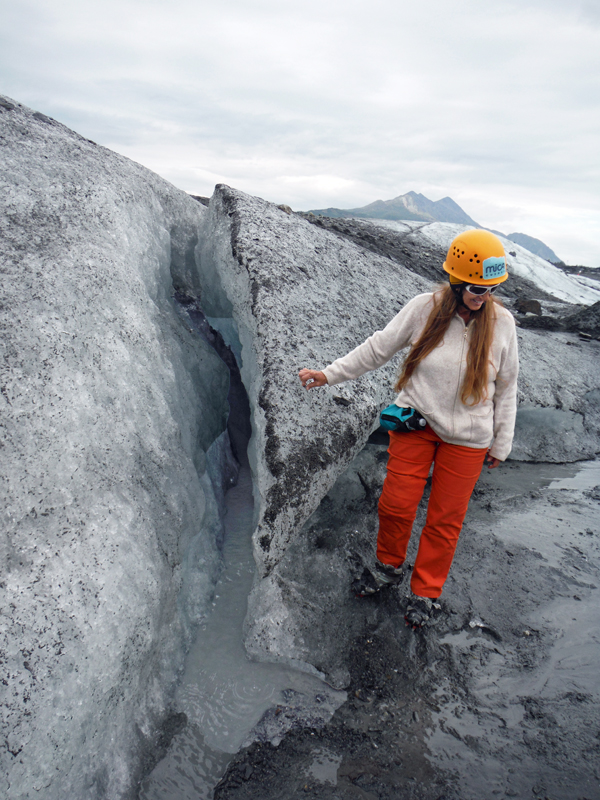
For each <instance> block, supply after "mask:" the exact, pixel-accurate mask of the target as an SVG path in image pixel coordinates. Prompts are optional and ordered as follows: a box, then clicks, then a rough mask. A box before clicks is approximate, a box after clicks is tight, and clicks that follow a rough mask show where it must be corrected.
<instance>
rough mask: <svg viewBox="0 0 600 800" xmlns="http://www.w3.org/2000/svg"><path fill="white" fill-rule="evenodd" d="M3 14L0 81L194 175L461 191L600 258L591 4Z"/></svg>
mask: <svg viewBox="0 0 600 800" xmlns="http://www.w3.org/2000/svg"><path fill="white" fill-rule="evenodd" d="M0 2H2V3H4V2H5V0H0ZM2 15H3V16H2V18H3V26H2V31H0V66H1V68H2V72H3V75H4V76H5V79H4V83H3V89H2V91H4V92H6V93H7V94H9V95H12V96H13V97H15V98H16V99H18V100H19V101H21V102H25V103H27V104H29V105H31V106H33V107H35V108H38V109H40V110H41V111H44V112H45V113H47V114H50V115H51V116H54V117H56V118H58V119H60V120H61V121H62V122H65V123H66V124H68V125H70V126H71V127H73V128H75V129H76V130H79V131H80V132H81V133H83V134H84V135H86V136H89V137H90V138H92V139H94V140H96V141H99V142H100V143H101V144H104V145H106V146H108V147H112V148H113V149H115V150H118V151H119V152H122V153H124V154H125V155H128V156H129V157H131V158H134V159H135V160H137V161H140V162H142V163H144V164H146V165H147V166H149V167H150V168H152V169H154V170H156V171H157V172H159V173H160V174H162V175H164V176H165V177H166V178H168V179H169V180H172V181H173V182H174V183H176V185H179V186H181V187H182V188H184V189H186V190H189V191H194V192H195V193H198V194H210V192H211V191H212V187H213V185H214V182H218V181H223V182H226V183H231V184H233V185H235V186H238V187H239V188H240V189H243V190H245V191H249V192H252V193H255V194H259V195H262V196H264V197H267V198H269V199H273V200H277V202H289V203H290V204H291V205H292V206H294V207H297V208H311V207H312V208H314V207H323V206H330V205H337V206H341V207H353V206H357V205H363V204H365V203H367V202H371V201H372V200H375V199H378V198H381V199H387V198H389V197H392V196H395V195H397V194H401V193H403V192H405V191H408V190H409V189H414V190H416V191H421V192H423V193H424V194H426V195H427V196H429V197H431V199H438V198H439V197H442V196H444V195H450V196H452V197H453V198H454V199H455V200H456V201H457V202H459V203H461V205H463V207H464V208H465V210H466V211H467V212H468V213H469V214H470V215H471V216H472V217H473V218H475V219H476V220H478V221H481V222H483V223H484V224H488V225H490V226H491V227H495V228H498V229H506V227H507V225H506V224H507V223H514V224H511V225H508V227H510V228H511V229H512V230H524V231H525V232H526V233H529V234H530V235H533V236H538V237H539V238H544V237H543V236H540V233H539V231H540V230H542V231H548V232H549V233H550V234H551V235H553V236H554V235H555V236H556V238H558V239H559V241H560V245H559V244H558V243H556V242H555V243H553V242H552V241H548V244H550V246H551V247H553V248H554V249H555V250H557V252H559V255H562V257H563V258H566V259H567V260H569V261H573V262H575V261H577V262H580V263H581V262H583V263H586V262H587V263H592V264H594V265H600V237H598V235H597V234H598V233H599V231H598V228H597V227H596V225H595V223H594V221H593V220H594V219H595V218H598V217H600V214H599V213H598V212H599V211H600V191H599V187H600V180H599V177H600V155H599V150H600V149H599V148H598V146H597V141H598V133H599V128H600V104H599V103H598V84H597V76H598V74H600V14H598V13H597V6H596V5H595V4H594V3H591V2H586V1H585V0H581V1H580V2H577V0H569V2H567V0H519V2H517V1H516V0H488V2H487V3H485V4H483V3H481V2H480V0H461V1H460V2H455V3H448V2H447V0H421V2H420V3H414V2H408V1H407V0H373V1H372V2H371V4H369V6H366V5H365V4H364V2H362V0H361V1H360V2H359V0H346V1H345V2H341V0H329V2H327V3H323V2H316V0H306V1H305V2H303V3H302V4H285V3H281V2H275V0H244V1H243V2H242V0H221V2H220V3H219V4H216V3H214V1H213V0H211V2H210V3H209V2H207V0H195V2H192V1H191V0H172V2H169V3H167V2H166V0H160V1H159V0H144V1H143V2H142V0H122V2H116V0H103V1H102V2H100V1H99V0H88V2H86V3H81V2H80V0H77V1H76V0H63V2H55V3H53V4H52V5H50V4H48V3H47V2H45V0H29V1H28V2H26V3H21V4H15V3H13V2H12V0H11V2H7V1H6V10H5V11H4V10H3V11H2ZM505 223H506V224H505ZM530 223H531V224H532V225H534V227H535V228H536V230H532V229H529V228H528V227H527V226H528V225H529V224H530ZM507 232H509V231H507Z"/></svg>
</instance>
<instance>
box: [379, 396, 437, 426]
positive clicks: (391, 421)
mask: <svg viewBox="0 0 600 800" xmlns="http://www.w3.org/2000/svg"><path fill="white" fill-rule="evenodd" d="M379 424H380V425H381V427H382V428H384V429H385V430H386V431H396V432H397V433H407V432H408V431H420V430H423V428H424V427H425V425H427V421H426V419H425V418H424V417H423V415H422V414H419V412H418V411H417V410H416V409H414V408H400V406H397V405H396V404H395V403H393V404H392V405H391V406H388V407H387V408H384V409H383V411H382V412H381V414H380V415H379Z"/></svg>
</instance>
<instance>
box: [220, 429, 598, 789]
mask: <svg viewBox="0 0 600 800" xmlns="http://www.w3.org/2000/svg"><path fill="white" fill-rule="evenodd" d="M369 463H370V469H369V468H368V465H369ZM384 468H385V449H384V448H383V447H381V446H377V445H369V446H368V447H367V448H366V450H365V451H364V454H363V455H362V462H360V469H359V470H358V473H360V474H361V476H362V480H361V481H360V486H362V489H363V491H362V494H361V491H360V489H357V488H356V487H358V485H359V482H357V481H354V482H353V481H352V480H349V479H348V477H347V476H346V480H345V484H344V481H342V482H341V484H340V485H339V486H338V489H337V490H335V489H334V490H333V491H332V493H330V495H329V496H328V498H327V500H326V501H324V504H323V506H322V508H321V509H320V510H319V511H318V512H317V513H316V515H315V516H314V518H313V520H312V521H309V524H308V525H307V527H306V532H307V535H308V534H310V533H311V532H312V533H313V534H314V535H315V536H317V539H318V542H319V544H320V547H321V548H322V549H325V550H328V549H329V550H330V552H331V554H332V559H333V555H334V553H335V552H336V551H339V550H340V549H342V550H343V551H344V553H345V557H346V558H347V560H348V563H351V562H352V561H353V559H354V561H356V560H357V558H358V556H359V555H360V557H365V556H366V555H367V554H368V550H369V548H371V549H372V545H373V538H374V534H373V532H374V531H375V530H376V516H375V514H376V512H375V504H376V500H377V497H376V492H374V491H372V488H371V487H372V485H374V482H375V481H376V480H377V479H378V476H380V472H381V470H382V469H384ZM342 484H344V485H343V486H342ZM349 485H350V486H352V487H354V489H352V490H351V491H349V488H348V487H349ZM340 487H341V488H340ZM336 491H337V495H336ZM424 501H426V497H425V498H424ZM342 506H343V508H344V511H341V510H340V509H341V508H342ZM336 519H337V521H338V522H337V524H336ZM422 522H423V508H422V509H421V510H420V512H419V517H418V519H417V524H416V526H415V530H416V531H418V530H419V529H420V528H419V524H420V523H421V524H422ZM311 525H312V527H311ZM413 539H415V537H414V536H413ZM414 547H415V542H413V543H412V552H413V555H414ZM599 551H600V465H599V464H598V463H597V462H587V463H585V464H573V465H568V466H566V465H545V464H520V463H516V462H508V463H507V464H505V465H503V466H501V467H500V468H499V469H497V470H494V471H487V470H486V471H485V472H484V474H483V475H482V477H481V479H480V482H479V484H478V486H477V487H476V490H475V493H474V496H473V500H472V502H471V507H470V510H469V513H468V516H467V520H466V522H465V526H464V528H463V532H462V534H461V539H460V542H459V546H458V549H457V553H456V558H455V561H454V564H453V567H452V571H451V574H450V577H449V579H448V581H447V583H446V587H445V589H444V594H443V596H442V604H441V605H442V607H441V609H440V611H439V612H438V613H437V615H436V617H435V619H434V621H433V623H432V624H431V625H430V627H429V628H427V629H423V630H422V631H416V632H413V631H412V630H410V629H409V628H407V627H406V625H405V623H404V619H403V613H404V612H403V610H404V602H405V601H404V598H403V594H404V589H403V588H391V589H387V590H384V591H383V592H381V594H380V595H379V596H376V597H373V598H369V599H357V598H355V597H354V596H353V594H352V592H351V590H350V588H348V591H347V594H346V596H345V597H344V599H343V602H341V604H340V605H339V606H338V607H337V608H336V614H335V620H334V621H332V622H331V623H330V624H331V631H330V632H331V639H332V640H335V639H336V638H338V633H339V631H340V630H344V631H346V634H347V635H346V641H347V651H346V654H345V657H346V660H345V665H346V667H347V669H348V672H349V675H350V678H349V682H348V685H347V691H348V700H347V701H346V702H345V703H344V704H343V705H342V706H341V707H340V708H339V709H338V711H337V712H336V713H335V714H334V716H333V717H332V718H331V720H330V721H329V722H328V723H327V724H325V725H324V726H319V727H314V728H310V727H309V728H307V727H301V726H299V725H298V726H297V727H295V723H294V719H295V712H294V708H293V702H290V704H289V705H286V704H280V705H279V706H278V707H277V708H276V709H275V710H273V711H271V712H269V714H270V719H269V720H266V721H265V724H264V725H263V730H264V731H270V733H269V734H268V735H267V734H266V733H265V734H264V735H263V737H262V738H263V739H264V741H256V742H254V743H253V744H252V745H251V746H250V747H248V748H246V749H244V750H242V751H241V752H239V753H238V754H237V755H236V756H235V757H234V759H233V761H232V762H231V764H230V766H229V768H228V770H227V772H226V774H225V775H224V777H223V779H222V780H221V782H220V783H219V785H218V787H217V788H216V790H215V800H242V799H243V800H254V799H256V800H259V799H260V800H293V798H314V800H317V799H318V800H334V798H336V799H337V800H346V798H347V799H348V800H351V799H352V800H354V798H356V800H387V799H389V800H392V799H393V800H396V799H400V798H402V799H404V798H411V799H412V798H414V799H415V800H444V799H446V800H486V799H487V798H489V799H490V800H492V799H493V798H496V797H498V798H505V797H516V798H532V799H534V798H547V800H597V798H600V719H599V717H598V713H597V708H598V705H597V703H598V699H599V697H598V695H599V688H600V687H599V684H600V679H599V677H598V663H599V660H600V628H599V624H598V614H597V607H598V585H599V581H600V552H599ZM410 555H411V554H410V552H409V559H410ZM333 560H334V559H333ZM311 601H312V600H311ZM278 721H279V722H278ZM278 724H280V727H281V730H282V731H283V730H285V729H287V733H286V734H285V735H283V738H282V739H281V741H280V743H279V744H278V746H274V745H273V744H271V743H270V742H269V741H268V739H269V738H271V740H273V741H277V739H278V737H275V738H273V731H274V730H275V729H276V728H277V725H278Z"/></svg>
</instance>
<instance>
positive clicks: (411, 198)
mask: <svg viewBox="0 0 600 800" xmlns="http://www.w3.org/2000/svg"><path fill="white" fill-rule="evenodd" d="M312 213H313V214H316V215H317V216H322V217H351V218H359V219H361V218H362V219H390V220H403V219H412V220H420V221H422V222H456V223H459V224H461V225H473V227H475V228H478V227H480V226H479V225H478V223H477V222H475V220H474V219H471V217H470V216H469V215H468V214H466V213H465V212H464V211H463V209H462V208H461V207H460V206H459V205H458V203H456V202H455V201H454V200H453V199H452V198H451V197H443V198H442V199H441V200H429V198H427V197H425V195H424V194H420V193H419V192H413V191H410V192H406V194H401V195H398V197H394V198H393V199H392V200H375V201H374V202H373V203H369V204H368V205H366V206H362V207H361V208H348V209H342V208H319V209H312Z"/></svg>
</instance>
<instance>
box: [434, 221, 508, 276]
mask: <svg viewBox="0 0 600 800" xmlns="http://www.w3.org/2000/svg"><path fill="white" fill-rule="evenodd" d="M444 270H445V271H446V272H447V273H448V274H449V275H450V283H458V282H459V281H462V282H463V283H477V284H480V285H481V286H494V285H496V284H498V283H503V282H504V281H505V280H506V279H507V278H508V272H507V271H506V254H505V253H504V247H502V242H501V241H500V239H499V238H498V237H497V236H495V235H494V234H493V233H490V232H489V231H482V230H481V229H479V230H471V231H465V232H464V233H460V234H459V235H458V236H457V237H456V238H455V239H454V241H453V242H452V244H451V245H450V249H449V250H448V254H447V256H446V260H445V261H444Z"/></svg>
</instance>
